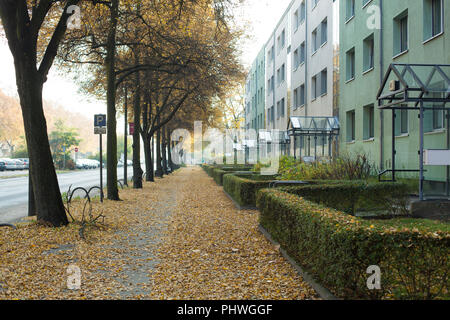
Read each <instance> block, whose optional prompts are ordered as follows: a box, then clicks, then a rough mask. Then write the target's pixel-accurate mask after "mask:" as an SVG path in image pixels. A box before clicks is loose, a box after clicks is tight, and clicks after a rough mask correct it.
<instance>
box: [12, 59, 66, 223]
mask: <svg viewBox="0 0 450 320" xmlns="http://www.w3.org/2000/svg"><path fill="white" fill-rule="evenodd" d="M34 68H35V67H34ZM34 68H33V67H32V66H29V68H23V67H22V68H21V67H20V66H18V63H17V62H16V78H17V88H18V93H19V97H20V104H21V106H22V116H23V122H24V127H25V137H26V141H27V146H28V155H29V157H30V162H31V163H32V165H31V166H30V169H29V175H30V177H31V182H32V185H33V187H32V190H31V192H33V194H34V199H35V206H36V213H37V220H38V221H41V222H43V223H45V224H51V225H52V226H55V227H59V226H63V225H66V224H68V223H69V222H68V220H67V216H66V212H65V209H64V205H63V202H62V198H61V192H60V190H59V184H58V179H57V176H56V171H55V167H54V165H53V159H52V154H51V151H50V144H49V142H48V135H47V124H46V120H45V116H44V110H43V106H42V84H40V83H39V80H38V79H36V78H37V77H34V76H33V75H36V73H35V72H33V69H34ZM31 206H32V204H31Z"/></svg>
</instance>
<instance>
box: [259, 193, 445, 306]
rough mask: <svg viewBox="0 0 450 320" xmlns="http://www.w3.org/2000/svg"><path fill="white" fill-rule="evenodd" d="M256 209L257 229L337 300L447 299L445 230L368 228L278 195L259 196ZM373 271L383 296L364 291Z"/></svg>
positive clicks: (392, 225) (398, 225) (397, 224)
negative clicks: (371, 269)
mask: <svg viewBox="0 0 450 320" xmlns="http://www.w3.org/2000/svg"><path fill="white" fill-rule="evenodd" d="M257 206H258V208H259V210H260V211H261V215H260V223H261V225H262V226H263V227H264V228H265V229H266V230H267V231H268V232H269V233H270V234H271V235H272V237H273V238H274V239H275V240H276V241H278V242H279V243H280V244H281V246H282V247H283V248H284V249H285V250H286V251H287V252H288V254H289V255H290V256H291V257H292V258H293V259H294V260H296V261H297V262H298V263H299V264H300V265H302V266H303V267H304V268H305V269H306V270H307V271H308V272H310V273H311V274H312V275H313V276H314V277H315V278H316V280H318V281H319V282H321V283H322V284H323V285H325V286H326V287H328V288H329V289H330V290H331V291H332V292H333V293H334V294H335V295H336V296H338V297H341V298H345V299H449V298H450V295H449V275H448V271H449V270H450V263H449V256H450V231H449V230H448V228H445V227H444V228H440V227H439V228H437V230H436V228H435V229H433V228H428V229H426V228H425V230H424V229H422V230H418V229H416V228H412V227H405V225H406V222H405V220H408V219H393V220H389V222H384V221H378V220H377V221H372V222H369V221H365V220H362V219H359V218H355V217H352V216H350V215H347V214H343V213H342V212H340V211H337V210H335V209H331V208H327V207H324V206H322V205H319V204H316V203H313V202H310V201H308V200H305V199H303V198H301V197H299V196H296V195H294V194H290V193H287V192H283V191H281V190H277V189H265V190H261V191H260V192H258V196H257ZM402 221H403V222H404V223H403V224H402ZM413 223H414V224H416V222H413ZM440 230H443V231H440ZM372 265H375V266H379V267H380V269H381V290H369V289H368V287H367V282H368V278H369V276H370V274H367V269H368V267H369V266H372Z"/></svg>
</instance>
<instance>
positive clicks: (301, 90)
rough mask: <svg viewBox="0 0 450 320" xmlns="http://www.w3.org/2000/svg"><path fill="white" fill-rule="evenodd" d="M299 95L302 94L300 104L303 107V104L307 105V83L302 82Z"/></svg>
mask: <svg viewBox="0 0 450 320" xmlns="http://www.w3.org/2000/svg"><path fill="white" fill-rule="evenodd" d="M299 95H300V103H299V106H300V107H301V106H304V105H305V85H304V84H302V85H301V86H300V92H299Z"/></svg>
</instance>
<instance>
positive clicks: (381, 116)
mask: <svg viewBox="0 0 450 320" xmlns="http://www.w3.org/2000/svg"><path fill="white" fill-rule="evenodd" d="M380 27H381V29H380V86H381V85H382V83H383V78H384V77H383V70H384V61H383V59H384V55H383V49H384V47H383V0H380ZM380 131H381V132H380V170H381V171H383V170H384V112H383V110H381V111H380ZM392 134H393V135H394V132H392Z"/></svg>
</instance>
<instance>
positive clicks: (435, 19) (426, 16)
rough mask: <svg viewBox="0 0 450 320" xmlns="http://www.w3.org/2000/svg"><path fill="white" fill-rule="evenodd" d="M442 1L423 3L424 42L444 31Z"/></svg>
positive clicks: (431, 0) (429, 0) (427, 0)
mask: <svg viewBox="0 0 450 320" xmlns="http://www.w3.org/2000/svg"><path fill="white" fill-rule="evenodd" d="M442 4H443V3H442V0H424V2H423V28H424V40H428V39H430V38H433V37H435V36H437V35H438V34H440V33H442V31H443V28H442V26H443V24H442V21H443V14H444V12H443V10H442V7H443V5H442Z"/></svg>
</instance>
